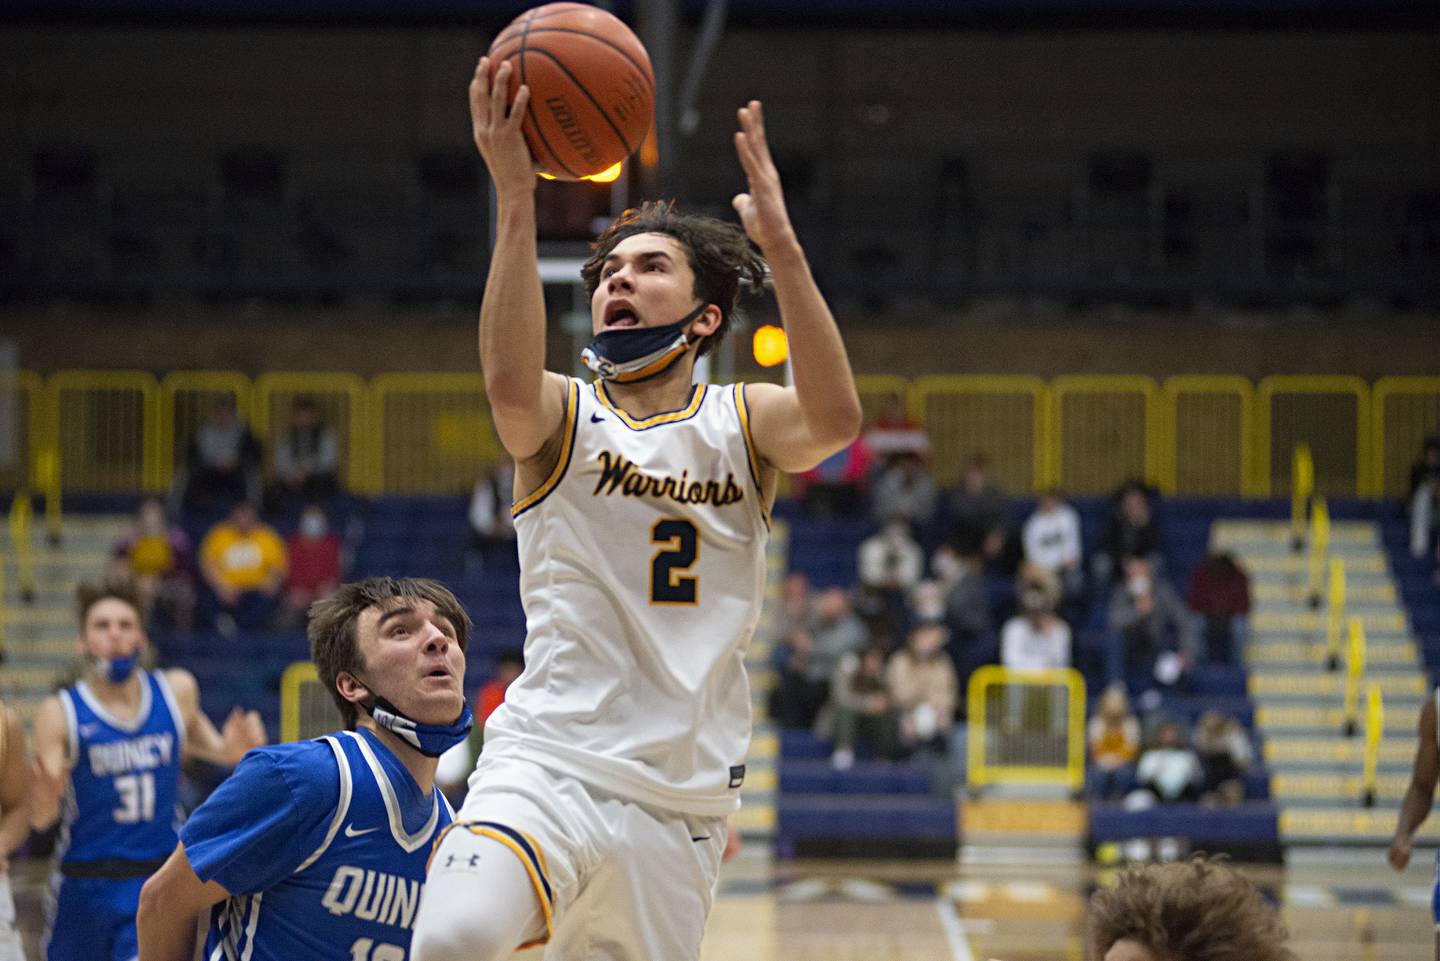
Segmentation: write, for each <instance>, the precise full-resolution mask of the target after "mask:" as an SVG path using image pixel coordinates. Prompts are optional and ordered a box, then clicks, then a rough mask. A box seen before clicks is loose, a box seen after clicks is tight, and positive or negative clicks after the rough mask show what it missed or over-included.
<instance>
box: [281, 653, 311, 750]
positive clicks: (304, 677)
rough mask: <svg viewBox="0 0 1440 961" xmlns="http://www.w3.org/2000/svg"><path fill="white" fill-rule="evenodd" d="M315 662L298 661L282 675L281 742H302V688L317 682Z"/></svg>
mask: <svg viewBox="0 0 1440 961" xmlns="http://www.w3.org/2000/svg"><path fill="white" fill-rule="evenodd" d="M319 678H320V675H319V674H318V673H317V672H316V669H315V663H314V662H313V661H296V662H294V663H293V664H291V665H290V666H289V667H287V668H285V673H283V674H281V675H280V740H281V741H282V742H287V743H288V742H290V741H298V740H300V688H301V687H302V686H303V685H305V684H313V683H315V682H317V681H318V680H319Z"/></svg>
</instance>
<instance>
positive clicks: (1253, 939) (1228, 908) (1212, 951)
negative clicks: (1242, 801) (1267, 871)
mask: <svg viewBox="0 0 1440 961" xmlns="http://www.w3.org/2000/svg"><path fill="white" fill-rule="evenodd" d="M1285 938H1286V930H1285V925H1284V924H1283V923H1282V922H1281V920H1280V916H1279V914H1277V913H1276V911H1275V910H1274V909H1273V908H1271V907H1270V906H1269V905H1267V904H1266V903H1265V900H1264V899H1263V898H1262V897H1261V896H1260V892H1259V891H1258V890H1257V889H1256V888H1255V885H1254V884H1252V883H1251V882H1250V881H1249V879H1247V878H1246V877H1245V876H1244V875H1242V874H1240V873H1239V872H1238V871H1236V870H1235V869H1234V868H1232V867H1230V866H1229V865H1227V864H1223V863H1217V862H1214V861H1208V860H1206V859H1205V858H1204V857H1197V858H1195V859H1194V860H1193V861H1190V862H1188V863H1178V862H1177V863H1175V864H1144V865H1140V864H1137V865H1131V866H1130V867H1128V868H1126V869H1124V870H1123V871H1121V872H1120V877H1119V880H1118V881H1117V882H1116V884H1115V886H1114V887H1112V888H1104V889H1101V890H1099V891H1097V892H1095V894H1094V895H1093V896H1092V897H1091V898H1090V916H1089V939H1090V948H1091V951H1092V955H1091V956H1092V957H1095V958H1103V957H1104V956H1105V953H1106V952H1107V951H1109V950H1110V948H1111V947H1112V946H1113V945H1114V944H1115V942H1116V941H1121V940H1125V939H1129V940H1131V941H1134V942H1136V943H1137V944H1139V945H1140V946H1141V947H1143V948H1145V949H1146V950H1148V951H1149V952H1150V953H1151V954H1153V955H1154V956H1155V957H1156V958H1157V959H1159V961H1296V957H1295V955H1294V954H1293V953H1291V951H1290V950H1289V949H1287V948H1286V947H1285Z"/></svg>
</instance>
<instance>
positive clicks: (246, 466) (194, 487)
mask: <svg viewBox="0 0 1440 961" xmlns="http://www.w3.org/2000/svg"><path fill="white" fill-rule="evenodd" d="M177 480H178V481H179V484H178V485H177V486H178V489H180V490H181V491H183V492H184V494H183V497H182V503H183V506H184V510H185V511H186V512H189V513H198V514H201V515H210V516H214V513H215V512H216V511H225V510H229V508H230V505H231V504H233V503H235V502H236V501H241V500H249V501H254V500H256V499H258V497H259V494H260V443H259V442H258V441H256V440H255V435H254V434H252V433H251V432H250V428H249V426H247V425H246V423H245V422H244V421H243V420H241V418H240V414H239V411H237V410H236V408H235V398H234V397H232V396H230V395H229V394H222V395H220V397H219V398H218V399H216V401H215V403H214V404H213V405H211V407H210V414H209V416H208V417H207V418H206V419H205V422H204V423H203V424H201V425H200V426H199V427H198V428H196V430H195V433H194V434H193V435H192V436H191V437H190V441H189V444H188V446H187V447H186V454H185V469H184V470H182V471H179V472H178V477H177Z"/></svg>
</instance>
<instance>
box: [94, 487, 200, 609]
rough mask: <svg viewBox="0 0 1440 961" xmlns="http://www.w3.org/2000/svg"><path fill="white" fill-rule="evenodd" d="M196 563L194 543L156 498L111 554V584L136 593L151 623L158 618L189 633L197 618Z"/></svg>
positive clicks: (143, 503)
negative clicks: (169, 516) (123, 586)
mask: <svg viewBox="0 0 1440 961" xmlns="http://www.w3.org/2000/svg"><path fill="white" fill-rule="evenodd" d="M193 561H194V557H193V551H192V549H191V546H190V538H189V537H188V536H187V535H186V534H185V532H184V531H183V530H181V529H180V528H179V527H177V526H176V525H174V524H171V523H170V520H169V518H168V517H167V516H166V514H165V502H164V501H163V500H161V499H160V498H159V497H156V496H154V495H151V496H149V497H146V498H145V499H144V500H142V501H141V502H140V507H139V509H138V510H136V512H135V521H134V523H133V525H132V526H131V528H130V530H128V531H127V532H126V533H125V534H124V536H122V537H121V538H120V540H119V541H117V542H116V544H115V547H114V548H113V550H112V551H111V563H110V581H111V582H112V583H123V584H129V585H130V586H131V587H132V588H134V590H135V593H136V595H137V597H138V598H139V601H140V606H141V610H142V611H143V612H144V614H145V619H146V622H147V623H149V622H150V619H151V618H152V617H153V616H156V615H157V614H158V615H159V616H161V617H164V618H167V619H168V620H169V622H170V623H171V624H173V625H174V626H175V627H176V628H178V629H180V630H182V631H185V630H189V629H190V625H191V622H192V620H193V618H194V616H195V581H194V578H193V577H192V576H191V573H190V572H191V568H192V564H193Z"/></svg>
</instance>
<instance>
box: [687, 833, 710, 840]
mask: <svg viewBox="0 0 1440 961" xmlns="http://www.w3.org/2000/svg"><path fill="white" fill-rule="evenodd" d="M690 840H692V841H708V840H710V835H708V834H702V835H700V836H699V837H698V838H691V839H690Z"/></svg>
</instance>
